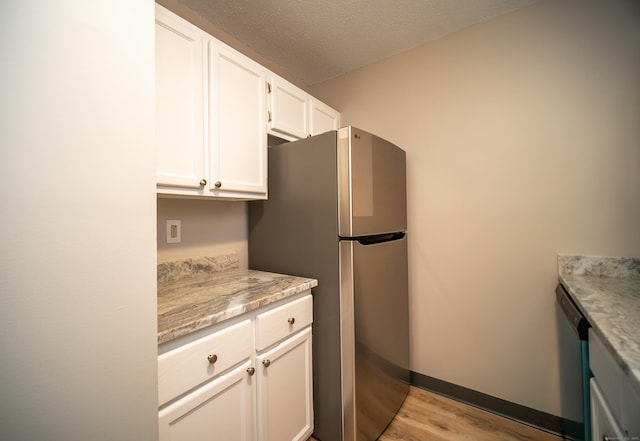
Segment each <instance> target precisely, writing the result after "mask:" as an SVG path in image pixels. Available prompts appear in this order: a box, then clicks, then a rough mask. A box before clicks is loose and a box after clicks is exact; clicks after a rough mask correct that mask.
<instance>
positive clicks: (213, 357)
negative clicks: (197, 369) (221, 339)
mask: <svg viewBox="0 0 640 441" xmlns="http://www.w3.org/2000/svg"><path fill="white" fill-rule="evenodd" d="M207 360H209V364H214V363H215V362H216V361H218V356H217V355H216V354H211V355H209V356H208V357H207Z"/></svg>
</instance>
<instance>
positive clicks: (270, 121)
mask: <svg viewBox="0 0 640 441" xmlns="http://www.w3.org/2000/svg"><path fill="white" fill-rule="evenodd" d="M155 55H156V149H157V165H156V181H157V182H156V183H157V192H158V194H159V195H161V196H165V197H210V198H231V199H238V200H251V199H266V198H267V135H268V133H271V134H274V135H276V136H278V137H280V138H284V139H288V140H295V139H300V138H306V137H307V136H311V135H315V134H318V133H322V132H325V131H327V130H335V129H337V128H338V126H339V124H340V114H339V113H338V112H337V111H335V110H334V109H332V108H331V107H329V106H327V105H326V104H323V103H321V102H320V101H318V100H316V99H315V98H313V97H312V96H311V95H309V94H308V93H306V92H305V91H303V90H302V89H300V88H298V87H296V86H294V85H293V84H291V83H290V82H288V81H286V80H285V79H283V78H281V77H279V76H277V75H276V74H274V73H272V72H269V71H268V70H267V69H266V68H264V67H263V66H261V65H260V64H258V63H256V62H254V61H253V60H251V59H250V58H248V57H246V56H244V55H243V54H241V53H240V52H238V51H236V50H235V49H233V48H231V47H229V46H227V45H226V44H224V43H222V42H221V41H219V40H216V39H215V38H213V37H212V36H211V35H209V34H207V33H206V32H204V31H202V30H201V29H199V28H197V27H195V26H193V25H192V24H190V23H189V22H187V21H186V20H184V19H182V18H181V17H179V16H177V15H176V14H174V13H173V12H171V11H169V10H167V9H165V8H164V7H162V6H160V5H157V4H156V54H155Z"/></svg>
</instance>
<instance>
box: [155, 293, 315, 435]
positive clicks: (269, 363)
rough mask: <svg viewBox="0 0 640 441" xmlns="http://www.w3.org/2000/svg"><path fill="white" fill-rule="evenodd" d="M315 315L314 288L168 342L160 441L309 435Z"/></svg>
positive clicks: (162, 354) (162, 358)
mask: <svg viewBox="0 0 640 441" xmlns="http://www.w3.org/2000/svg"><path fill="white" fill-rule="evenodd" d="M312 320H313V306H312V298H311V294H310V292H309V291H306V292H305V293H304V294H302V295H301V296H298V297H293V298H290V299H287V300H283V301H281V302H279V303H276V304H274V305H272V306H269V307H265V308H262V309H258V310H256V311H254V312H252V313H248V314H245V315H243V316H241V317H239V318H236V319H233V320H230V321H229V323H226V322H222V323H219V324H217V325H214V326H212V327H211V328H210V329H203V330H200V331H198V332H196V333H195V335H187V336H185V337H182V338H180V339H178V340H174V341H170V342H168V343H165V344H163V345H161V346H160V347H159V356H158V396H159V404H160V410H159V425H160V431H159V432H160V441H183V440H185V441H186V440H194V439H199V437H198V436H199V435H201V436H202V437H203V438H207V437H210V435H211V434H212V433H213V434H215V435H216V439H230V440H231V439H233V440H254V439H257V440H259V441H281V440H290V439H291V440H306V439H308V438H309V436H311V433H312V432H313V393H312V358H311V347H312V338H311V323H312Z"/></svg>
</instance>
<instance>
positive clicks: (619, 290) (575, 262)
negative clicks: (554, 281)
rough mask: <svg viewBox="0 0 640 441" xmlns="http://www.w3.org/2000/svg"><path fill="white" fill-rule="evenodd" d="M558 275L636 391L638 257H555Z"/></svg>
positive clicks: (639, 366)
mask: <svg viewBox="0 0 640 441" xmlns="http://www.w3.org/2000/svg"><path fill="white" fill-rule="evenodd" d="M558 276H559V280H560V283H561V284H562V285H563V286H564V287H565V288H566V290H567V292H568V293H569V295H571V297H572V298H573V300H575V302H576V304H577V305H578V307H579V308H580V310H581V311H582V313H583V314H584V316H585V317H586V318H587V320H588V321H589V323H590V324H591V326H592V327H593V328H594V330H595V331H596V332H597V333H598V335H599V336H600V337H601V339H602V341H603V343H604V344H605V345H606V346H608V348H609V350H610V351H611V353H612V354H613V355H614V358H615V359H616V361H617V362H618V364H619V365H620V367H621V368H622V370H623V371H624V372H627V373H628V374H629V378H630V380H631V383H632V384H633V385H634V386H635V388H636V391H637V392H638V393H640V259H634V258H607V257H582V256H558Z"/></svg>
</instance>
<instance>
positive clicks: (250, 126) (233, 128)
mask: <svg viewBox="0 0 640 441" xmlns="http://www.w3.org/2000/svg"><path fill="white" fill-rule="evenodd" d="M209 60H210V63H211V68H210V78H209V81H210V84H211V87H210V90H211V94H210V98H209V99H210V102H211V109H212V115H211V122H210V138H211V141H210V142H211V159H210V169H211V182H210V183H209V190H210V191H211V192H212V194H213V195H214V196H225V195H227V194H228V193H229V192H232V193H236V196H239V197H248V198H252V199H260V198H264V197H266V192H267V130H266V121H265V115H266V99H265V89H266V71H265V70H264V68H262V67H261V66H260V65H259V64H257V63H255V62H253V61H252V60H250V59H249V58H247V57H245V56H244V55H242V54H240V53H239V52H237V51H235V50H233V49H231V48H230V47H228V46H226V45H223V44H222V43H218V42H215V41H210V42H209Z"/></svg>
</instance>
